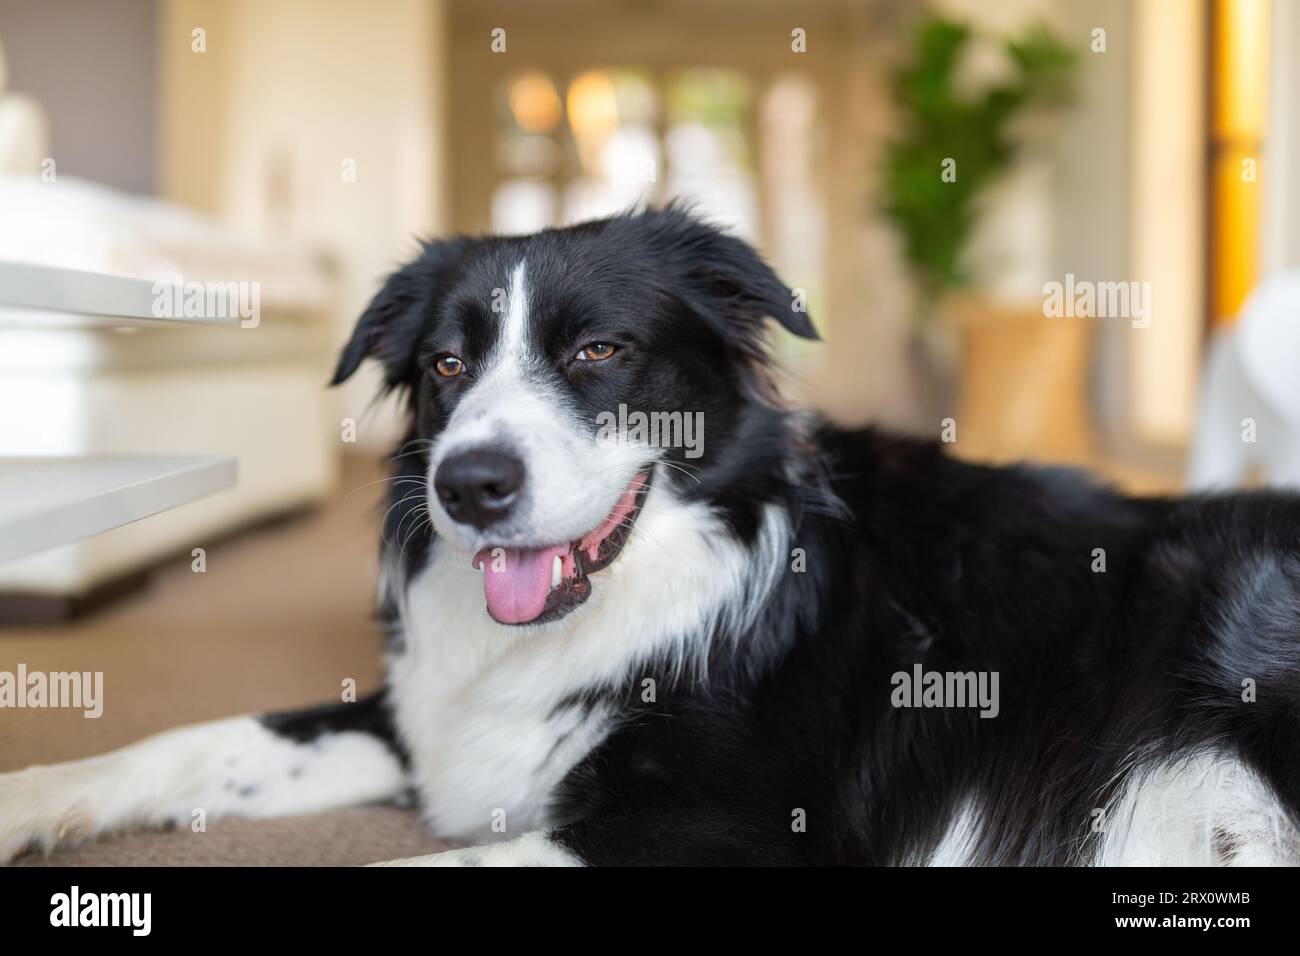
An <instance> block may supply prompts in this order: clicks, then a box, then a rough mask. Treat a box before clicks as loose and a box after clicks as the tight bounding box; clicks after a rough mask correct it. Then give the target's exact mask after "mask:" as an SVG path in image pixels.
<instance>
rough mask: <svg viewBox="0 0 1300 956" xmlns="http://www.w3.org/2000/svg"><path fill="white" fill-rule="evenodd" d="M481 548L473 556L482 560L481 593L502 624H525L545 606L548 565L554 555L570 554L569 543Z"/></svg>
mask: <svg viewBox="0 0 1300 956" xmlns="http://www.w3.org/2000/svg"><path fill="white" fill-rule="evenodd" d="M494 550H495V551H496V553H495V556H494V554H493V550H484V551H481V552H479V554H477V555H476V556H475V558H474V562H475V566H476V567H477V566H478V564H479V563H480V562H485V563H486V565H487V567H486V569H485V570H484V572H483V593H484V595H485V596H486V597H487V606H488V613H489V614H491V615H492V617H493V618H494V619H495V620H497V621H498V622H500V623H501V624H524V623H527V622H528V621H531V620H533V618H535V617H537V616H538V615H539V614H541V613H542V611H543V610H544V609H545V608H546V598H547V595H549V594H550V593H551V568H552V567H553V566H554V564H555V556H556V555H557V554H558V555H565V554H568V553H569V548H568V545H556V546H554V547H550V548H501V549H499V550H498V549H494Z"/></svg>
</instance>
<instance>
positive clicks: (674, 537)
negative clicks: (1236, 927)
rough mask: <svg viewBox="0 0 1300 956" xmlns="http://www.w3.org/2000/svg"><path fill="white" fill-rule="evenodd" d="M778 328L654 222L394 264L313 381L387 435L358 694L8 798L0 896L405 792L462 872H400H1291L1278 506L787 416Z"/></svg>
mask: <svg viewBox="0 0 1300 956" xmlns="http://www.w3.org/2000/svg"><path fill="white" fill-rule="evenodd" d="M794 302H795V299H794V297H793V296H792V294H791V293H790V290H788V289H787V288H786V287H785V286H784V285H783V284H782V283H781V282H780V281H779V280H778V279H777V278H776V276H775V275H774V274H773V273H772V272H771V270H770V269H769V268H768V267H767V266H766V265H764V264H763V263H762V261H761V260H760V259H759V258H758V256H757V255H756V254H755V253H754V252H753V251H752V250H751V249H750V248H749V247H748V246H746V245H745V244H743V243H742V242H740V241H739V240H737V239H735V238H732V237H729V236H727V235H725V234H723V233H721V232H718V231H716V230H714V229H713V228H711V227H709V226H706V225H704V224H702V223H700V222H699V221H697V220H695V219H694V218H692V217H691V216H690V215H688V214H687V213H686V212H684V211H683V210H681V209H680V208H671V207H670V208H669V209H666V210H662V211H651V212H642V213H636V214H631V215H627V216H621V217H616V218H613V219H609V220H605V221H600V222H594V223H588V224H584V225H580V226H576V227H572V228H568V229H562V230H548V231H546V232H542V233H538V234H536V235H531V236H525V237H516V238H483V239H458V240H454V241H449V242H435V243H430V244H428V245H426V246H425V247H424V249H423V250H422V252H421V253H420V255H419V256H418V257H417V258H416V259H415V260H414V261H413V262H411V263H410V264H408V265H407V266H406V267H404V268H403V269H401V270H400V271H399V272H397V273H396V274H395V275H393V276H392V277H391V278H390V279H389V280H388V281H387V283H386V284H385V286H384V287H383V289H382V291H381V292H380V293H379V294H378V296H377V297H376V298H375V300H374V301H373V302H372V304H371V305H370V307H369V308H368V310H367V311H366V313H365V314H364V315H363V316H362V318H361V320H360V323H359V324H358V327H357V330H356V333H355V334H354V336H353V338H352V341H351V342H350V343H349V344H348V346H347V348H346V349H345V351H344V353H343V356H342V359H341V361H340V364H339V368H338V372H337V374H336V381H341V380H343V379H345V378H347V377H348V376H349V375H350V374H351V373H352V372H353V371H354V370H355V369H356V368H357V366H358V365H359V364H360V363H361V362H362V360H363V359H366V358H371V359H374V360H377V361H378V362H380V363H381V364H382V366H383V369H384V373H385V376H386V381H387V384H388V386H389V387H390V388H393V389H397V390H400V391H401V392H403V393H404V394H405V396H406V398H407V401H408V403H409V409H410V418H409V423H410V424H409V433H408V434H407V435H406V436H405V440H404V441H403V443H402V445H401V447H400V448H399V449H398V450H397V453H396V454H395V455H394V457H393V459H392V462H393V482H392V484H391V497H390V507H389V508H388V512H387V514H386V517H385V522H384V536H383V537H384V543H383V547H382V554H381V560H382V570H383V580H382V587H381V595H380V610H381V617H382V619H383V622H384V625H385V627H386V630H387V633H388V638H389V640H388V665H389V666H388V683H387V687H386V689H385V691H384V692H383V693H382V694H381V695H378V696H376V697H374V698H370V699H368V700H366V701H363V702H360V703H355V704H339V705H334V706H329V707H324V708H321V709H319V710H315V711H308V712H300V713H291V714H280V715H273V716H269V717H264V718H253V717H239V718H233V719H230V720H224V721H218V722H216V723H212V724H205V725H199V726H194V727H188V728H182V729H180V730H176V731H171V732H169V733H165V734H162V735H159V736H157V737H154V738H151V739H149V740H146V741H144V742H142V743H140V744H137V745H135V746H132V747H127V748H125V749H123V750H120V751H117V752H114V753H110V754H107V755H105V756H102V757H97V758H92V759H89V760H82V761H77V762H75V763H70V764H62V765H57V766H49V767H33V768H30V769H28V770H25V771H22V772H20V773H15V774H6V775H0V859H7V858H9V857H11V856H12V855H14V854H15V853H17V852H19V851H20V850H22V849H23V848H24V847H27V846H29V845H32V844H36V845H39V846H43V847H46V848H48V847H50V846H52V845H54V844H55V843H58V842H63V841H65V840H67V839H70V838H73V837H82V836H92V835H96V834H100V833H104V832H107V831H111V830H117V829H121V828H124V827H132V826H153V825H159V824H163V823H166V822H181V823H185V822H188V820H189V819H190V817H191V814H192V813H193V811H194V810H195V809H198V808H202V809H204V810H206V811H207V813H208V815H209V816H210V817H211V816H212V815H215V814H225V813H229V814H236V815H245V816H272V815H277V814H292V813H303V812H307V811H312V810H318V809H323V808H327V807H337V806H342V805H347V804H355V803H360V802H365V801H373V800H382V799H387V798H394V797H397V796H399V795H400V794H402V793H404V792H405V791H407V790H409V789H413V790H414V791H415V792H416V794H417V795H418V800H419V805H420V807H421V808H422V811H423V813H424V815H425V816H426V817H427V819H428V821H429V823H430V825H431V826H432V827H433V828H434V830H435V831H436V832H438V833H440V834H443V835H446V836H448V837H452V838H456V839H458V840H460V841H462V842H469V843H477V844H480V845H478V846H474V847H471V848H470V849H466V850H460V851H453V852H451V853H444V854H438V855H436V856H433V857H427V858H418V859H415V860H407V861H398V862H400V863H407V864H429V865H462V864H470V865H472V864H552V865H577V864H732V863H739V864H832V863H870V864H900V863H931V864H972V863H985V864H987V863H991V864H1073V863H1094V864H1133V863H1143V864H1147V863H1171V864H1199V863H1230V864H1242V863H1292V862H1296V861H1297V860H1298V859H1300V836H1298V835H1297V830H1296V827H1295V821H1296V819H1297V814H1300V497H1297V496H1294V495H1288V494H1282V493H1274V492H1261V493H1255V494H1243V495H1233V496H1223V497H1213V498H1199V499H1173V498H1156V499H1134V498H1128V497H1124V496H1121V495H1119V494H1116V493H1114V492H1111V491H1109V490H1106V489H1104V488H1101V487H1098V486H1096V485H1094V484H1091V483H1090V482H1089V481H1088V480H1086V479H1085V478H1083V477H1081V476H1080V475H1078V474H1075V473H1072V472H1068V471H1064V470H1057V469H1043V468H1032V467H1018V468H1001V469H1000V468H989V467H981V466H978V465H973V464H966V463H962V462H958V461H956V460H953V459H951V458H949V457H947V456H946V455H945V454H944V453H943V452H942V451H941V448H940V447H939V446H937V445H935V444H931V443H926V442H918V441H912V440H906V439H901V438H894V437H889V436H887V435H884V434H880V433H877V432H875V431H870V430H867V431H844V430H840V429H836V428H833V427H831V426H829V425H827V424H825V423H822V422H819V421H817V420H816V419H813V418H811V417H809V416H805V415H799V414H794V413H791V412H789V411H787V410H786V409H784V408H783V407H782V406H781V405H780V404H779V403H778V402H777V401H776V400H775V399H774V398H773V390H772V388H771V387H770V383H769V380H768V374H767V368H766V366H765V362H764V359H763V348H762V345H763V325H764V320H765V319H766V318H775V319H776V320H777V321H778V322H779V323H780V324H781V325H782V326H784V327H785V328H786V329H787V330H789V331H791V332H793V333H795V334H797V335H801V336H805V337H812V336H813V334H814V333H813V330H812V326H811V325H810V324H809V322H808V319H807V316H806V315H804V314H803V313H802V312H800V311H797V310H796V309H795V308H794V306H793V303H794ZM593 341H600V342H605V343H611V344H613V345H616V346H617V347H618V351H617V353H616V354H615V355H614V356H613V357H612V358H609V359H607V360H605V361H603V362H600V363H598V364H596V365H592V364H590V363H575V362H574V361H573V357H574V355H575V354H576V353H579V352H580V351H581V350H583V349H584V347H585V346H586V345H588V344H589V343H591V342H593ZM444 354H454V355H456V356H458V357H459V358H460V359H461V360H463V363H464V371H463V372H462V374H461V375H459V376H456V377H455V378H454V379H444V378H441V377H439V376H437V375H436V374H433V373H432V369H433V367H434V364H435V363H436V362H437V360H438V358H439V357H440V356H442V355H444ZM620 403H622V404H625V405H626V406H627V407H628V408H631V409H641V410H647V411H648V410H661V411H671V410H681V411H685V412H703V413H704V421H705V427H706V432H705V446H704V454H703V455H702V457H700V458H698V459H687V458H685V457H684V455H683V454H682V451H681V450H680V449H671V448H668V449H661V448H654V449H652V448H648V447H632V446H628V445H622V446H611V445H609V444H608V443H601V442H598V441H596V439H595V431H596V421H597V416H598V414H599V413H600V412H601V411H604V410H610V409H614V408H616V407H617V406H618V405H619V404H620ZM484 447H489V448H506V449H508V450H509V451H510V453H511V454H513V455H517V456H518V458H519V459H520V460H521V461H522V462H523V464H524V467H525V470H526V478H525V483H524V488H523V491H522V493H521V494H520V496H519V499H518V502H517V504H516V505H515V507H514V508H513V509H512V510H511V512H510V514H509V516H508V517H506V518H504V519H503V520H502V521H501V522H499V523H496V524H493V525H489V526H488V527H487V529H486V530H483V529H479V528H476V527H472V526H470V525H466V524H463V523H461V522H459V521H457V520H455V519H453V518H452V517H451V515H450V514H449V513H448V512H447V511H446V510H445V509H444V507H443V505H442V503H441V501H440V499H439V496H438V495H437V494H435V493H434V489H433V484H434V476H435V475H436V474H437V471H438V468H439V466H440V464H442V463H443V462H444V461H446V460H448V458H449V457H450V456H455V455H458V454H462V453H464V452H465V451H466V450H467V449H476V448H484ZM647 463H650V464H651V465H652V471H653V480H652V482H651V483H650V486H649V490H648V492H647V493H646V494H645V495H644V500H643V501H642V502H641V505H642V507H641V510H640V512H639V513H638V515H637V517H636V523H635V525H634V527H633V529H632V532H631V534H630V536H629V537H628V538H627V541H626V543H625V545H624V547H623V549H622V552H621V553H619V554H618V556H617V557H616V558H615V559H614V561H613V562H612V563H611V564H610V565H609V566H608V567H606V568H604V569H603V570H600V571H596V572H595V573H594V574H593V575H592V576H591V585H592V588H591V593H590V597H589V598H588V599H587V600H586V602H585V603H583V604H582V605H581V606H578V607H575V608H573V609H572V611H571V613H568V614H567V615H566V616H564V617H562V618H560V619H559V620H555V621H552V622H549V623H540V624H535V625H519V626H506V625H502V624H498V623H496V622H495V621H494V620H492V618H491V617H489V615H488V613H487V612H486V610H485V607H484V592H483V575H484V573H486V572H484V571H481V570H476V569H475V568H473V567H472V566H471V558H472V556H473V555H474V554H475V552H477V551H478V550H479V549H481V548H483V547H485V546H505V547H509V546H514V545H521V546H532V545H541V544H546V543H549V542H556V541H566V540H570V539H575V538H578V537H580V536H582V535H583V534H585V533H587V532H589V531H590V530H591V529H592V528H594V527H596V526H597V525H599V524H600V523H601V522H602V520H603V519H604V518H605V517H606V516H607V515H608V514H609V513H610V512H611V509H612V508H613V507H614V504H615V502H616V501H617V500H618V496H619V494H620V493H621V492H622V490H623V489H624V488H626V487H627V486H628V483H629V481H631V480H633V479H634V478H635V476H636V474H637V472H638V470H639V469H641V468H643V467H644V466H645V465H646V464H647ZM1098 548H1101V549H1104V550H1105V555H1106V570H1105V571H1104V572H1097V571H1094V570H1093V567H1094V560H1095V549H1098ZM796 553H797V554H800V555H802V556H803V558H804V560H803V563H802V564H799V562H797V561H796V560H795V555H796ZM917 663H919V664H922V665H923V666H924V668H925V669H926V670H933V671H982V672H992V671H996V672H998V673H999V675H1000V692H1001V700H1000V706H999V714H998V716H997V717H996V718H994V719H983V718H981V717H980V716H979V714H978V712H977V711H976V710H974V709H959V708H935V709H898V708H895V707H894V706H893V705H892V704H891V692H892V691H893V689H894V688H893V684H892V681H891V676H892V675H893V674H895V673H896V672H900V671H903V672H910V671H911V670H912V667H913V665H914V664H917ZM1244 681H1253V682H1254V684H1255V687H1256V694H1255V699H1254V700H1251V701H1248V700H1246V699H1243V698H1244V697H1249V696H1250V695H1248V694H1246V695H1244V694H1243V682H1244ZM1097 811H1102V814H1101V816H1100V817H1099V816H1098V812H1097ZM800 820H801V821H803V823H802V825H799V823H798V821H800ZM1098 820H1101V821H1102V822H1101V824H1100V825H1099V824H1098Z"/></svg>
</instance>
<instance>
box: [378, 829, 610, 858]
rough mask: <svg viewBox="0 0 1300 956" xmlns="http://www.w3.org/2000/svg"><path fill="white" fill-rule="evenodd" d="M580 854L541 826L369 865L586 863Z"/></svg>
mask: <svg viewBox="0 0 1300 956" xmlns="http://www.w3.org/2000/svg"><path fill="white" fill-rule="evenodd" d="M585 865H586V864H585V863H584V862H583V860H582V858H581V857H579V856H578V855H577V854H576V853H574V852H573V851H572V850H570V849H569V848H567V847H566V846H564V845H563V844H561V843H558V842H556V841H555V840H554V839H552V838H551V836H550V834H548V833H547V832H546V831H544V830H537V831H534V832H532V833H525V834H524V835H523V836H520V837H515V838H514V839H513V840H505V841H502V842H501V843H487V844H484V845H482V846H467V847H465V848H464V849H460V850H447V851H446V852H444V853H431V854H429V855H427V856H409V857H406V858H405V859H401V860H385V861H384V862H383V863H372V864H371V866H585Z"/></svg>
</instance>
